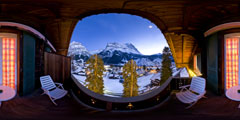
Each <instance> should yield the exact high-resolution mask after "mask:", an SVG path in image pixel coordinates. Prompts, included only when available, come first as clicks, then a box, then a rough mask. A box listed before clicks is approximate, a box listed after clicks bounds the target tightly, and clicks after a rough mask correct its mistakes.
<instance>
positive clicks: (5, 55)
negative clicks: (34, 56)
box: [0, 33, 17, 89]
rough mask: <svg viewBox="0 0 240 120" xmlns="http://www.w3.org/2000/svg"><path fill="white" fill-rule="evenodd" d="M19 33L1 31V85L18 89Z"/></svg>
mask: <svg viewBox="0 0 240 120" xmlns="http://www.w3.org/2000/svg"><path fill="white" fill-rule="evenodd" d="M16 36H17V35H15V34H10V33H0V67H1V69H0V85H1V84H2V85H3V86H9V87H11V88H13V89H16V81H17V80H16V78H17V76H16V75H17V71H16V67H17V65H16V63H17V62H16V60H17V59H16V57H17V56H16V42H17V37H16Z"/></svg>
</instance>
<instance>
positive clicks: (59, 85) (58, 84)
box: [55, 82, 64, 89]
mask: <svg viewBox="0 0 240 120" xmlns="http://www.w3.org/2000/svg"><path fill="white" fill-rule="evenodd" d="M55 84H56V85H57V87H58V88H59V87H61V88H62V89H64V88H63V84H62V83H57V82H55Z"/></svg>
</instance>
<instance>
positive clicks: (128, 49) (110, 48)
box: [102, 42, 141, 57]
mask: <svg viewBox="0 0 240 120" xmlns="http://www.w3.org/2000/svg"><path fill="white" fill-rule="evenodd" d="M114 51H120V52H124V53H131V54H141V53H140V52H139V51H138V50H137V48H135V46H134V45H132V44H131V43H125V44H121V43H116V42H114V43H108V44H107V46H106V48H105V49H104V50H103V51H102V52H105V53H106V52H107V53H109V54H108V55H109V56H108V57H111V56H112V55H113V54H112V53H113V52H114Z"/></svg>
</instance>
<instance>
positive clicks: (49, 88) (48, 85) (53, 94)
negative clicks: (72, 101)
mask: <svg viewBox="0 0 240 120" xmlns="http://www.w3.org/2000/svg"><path fill="white" fill-rule="evenodd" d="M40 82H41V85H42V89H43V91H44V93H43V94H47V95H48V96H49V98H50V100H51V101H52V102H53V104H54V105H57V104H56V103H55V102H54V101H55V100H57V99H60V98H62V97H64V96H65V95H66V94H67V93H68V92H67V91H66V90H64V88H63V86H62V84H61V83H54V82H53V80H52V78H51V77H50V75H46V76H42V77H40ZM56 85H57V86H58V87H57V86H56ZM43 94H42V95H43Z"/></svg>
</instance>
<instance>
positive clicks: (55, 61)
mask: <svg viewBox="0 0 240 120" xmlns="http://www.w3.org/2000/svg"><path fill="white" fill-rule="evenodd" d="M44 74H45V75H50V76H51V77H52V79H53V80H54V81H55V82H60V83H66V82H67V81H68V80H70V78H71V58H70V57H67V56H63V55H57V54H53V53H48V52H44Z"/></svg>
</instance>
